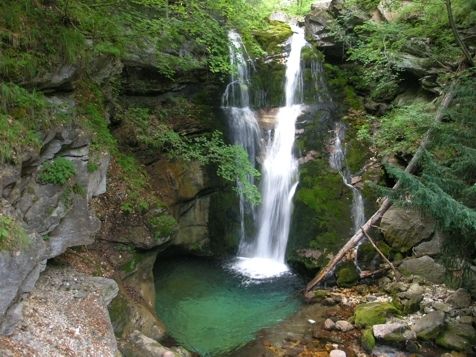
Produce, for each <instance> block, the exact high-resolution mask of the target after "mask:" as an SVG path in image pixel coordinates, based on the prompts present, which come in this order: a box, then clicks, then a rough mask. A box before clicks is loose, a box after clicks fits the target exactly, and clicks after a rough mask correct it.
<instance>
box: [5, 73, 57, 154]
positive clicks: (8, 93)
mask: <svg viewBox="0 0 476 357" xmlns="http://www.w3.org/2000/svg"><path fill="white" fill-rule="evenodd" d="M63 120H64V118H62V117H61V116H59V115H57V113H54V112H53V111H52V109H51V106H50V104H49V103H48V101H47V100H46V98H45V96H44V95H43V94H41V93H39V92H35V91H32V92H30V91H28V90H26V89H25V88H23V87H20V86H18V85H16V84H13V83H9V82H3V83H0V141H1V142H2V145H0V163H3V162H16V161H18V159H19V155H20V154H21V153H22V151H24V150H25V149H28V148H38V147H39V145H40V142H41V138H40V135H39V131H40V130H45V129H48V128H51V127H52V126H53V125H56V124H59V123H60V122H61V121H63Z"/></svg>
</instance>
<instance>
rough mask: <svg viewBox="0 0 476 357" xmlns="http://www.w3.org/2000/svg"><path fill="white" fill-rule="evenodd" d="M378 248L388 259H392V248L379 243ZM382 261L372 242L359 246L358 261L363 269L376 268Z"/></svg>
mask: <svg viewBox="0 0 476 357" xmlns="http://www.w3.org/2000/svg"><path fill="white" fill-rule="evenodd" d="M376 244H377V247H378V248H379V249H380V251H381V252H382V253H383V254H384V255H385V256H386V257H387V258H388V257H390V247H389V246H388V244H386V243H385V242H377V243H376ZM381 260H382V258H381V257H380V255H379V254H378V253H377V251H376V250H375V248H374V247H373V245H372V244H370V242H364V243H362V244H361V245H360V246H359V249H358V252H357V261H358V262H359V266H360V267H361V268H362V267H363V268H365V269H367V268H375V267H376V265H377V264H378V263H379V262H380V261H381Z"/></svg>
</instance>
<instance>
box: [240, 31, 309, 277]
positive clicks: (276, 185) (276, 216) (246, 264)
mask: <svg viewBox="0 0 476 357" xmlns="http://www.w3.org/2000/svg"><path fill="white" fill-rule="evenodd" d="M293 31H294V34H293V36H292V37H291V39H290V46H291V50H290V53H289V56H288V58H287V62H286V82H285V98H286V100H285V106H284V107H281V108H279V110H278V112H277V115H276V123H275V127H274V130H273V131H272V132H270V133H269V135H268V138H267V141H266V147H265V153H264V161H263V165H262V182H261V194H262V204H261V206H260V210H259V215H258V225H257V226H258V234H257V236H256V237H255V239H254V241H253V242H252V243H251V244H250V245H248V246H247V249H246V252H245V253H246V255H245V256H244V257H240V258H239V259H238V261H237V262H236V263H235V265H234V269H236V270H238V271H240V272H241V273H243V274H245V275H247V276H250V277H252V278H255V279H259V278H268V277H272V276H277V275H280V274H283V273H285V272H287V271H288V267H287V266H286V264H285V253H286V245H287V240H288V235H289V227H290V223H291V214H292V198H293V196H294V192H295V191H296V187H297V184H298V161H297V159H296V157H295V156H294V154H293V146H294V139H295V132H296V129H295V123H296V119H297V117H298V116H299V115H300V114H301V112H302V104H299V103H302V101H303V100H302V76H301V50H302V48H303V47H304V46H305V45H306V41H305V39H304V31H303V30H302V29H300V28H298V27H293ZM240 253H243V251H240Z"/></svg>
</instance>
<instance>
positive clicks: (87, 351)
mask: <svg viewBox="0 0 476 357" xmlns="http://www.w3.org/2000/svg"><path fill="white" fill-rule="evenodd" d="M117 292H118V287H117V284H116V282H115V281H114V280H111V279H106V278H101V277H91V276H88V275H84V274H81V273H78V272H76V271H75V270H73V269H71V268H65V267H48V268H47V269H46V271H45V272H44V273H43V274H42V275H41V277H40V278H39V280H38V282H37V283H36V287H35V289H34V290H33V292H32V293H31V295H30V296H28V297H27V298H26V299H25V300H24V308H23V310H24V317H23V320H22V322H21V323H20V324H19V325H18V326H17V327H16V328H14V329H12V331H11V335H10V336H8V337H5V336H4V337H0V355H2V356H33V355H34V356H45V357H46V356H66V355H71V356H73V355H74V356H78V355H81V356H115V355H116V354H117V353H118V349H117V344H116V338H115V336H114V332H113V329H112V325H111V321H110V319H109V314H108V311H107V305H108V304H109V303H110V302H111V300H112V299H113V298H114V297H115V296H116V295H117Z"/></svg>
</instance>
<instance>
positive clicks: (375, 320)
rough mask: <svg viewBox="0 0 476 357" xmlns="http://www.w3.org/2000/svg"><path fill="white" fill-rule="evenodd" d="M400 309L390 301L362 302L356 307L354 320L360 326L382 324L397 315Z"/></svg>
mask: <svg viewBox="0 0 476 357" xmlns="http://www.w3.org/2000/svg"><path fill="white" fill-rule="evenodd" d="M399 313H400V311H399V310H398V309H397V308H396V307H395V306H394V305H393V304H391V303H388V302H370V303H366V304H360V305H358V306H357V307H356V308H355V312H354V321H355V324H356V325H357V326H359V327H366V326H373V325H376V324H382V323H384V322H385V321H386V320H387V317H389V316H391V315H397V314H399Z"/></svg>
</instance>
